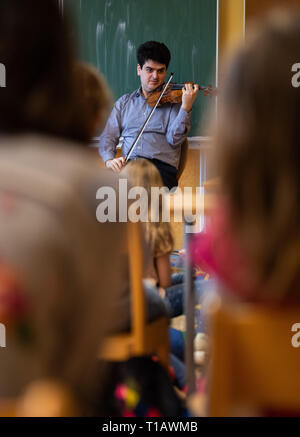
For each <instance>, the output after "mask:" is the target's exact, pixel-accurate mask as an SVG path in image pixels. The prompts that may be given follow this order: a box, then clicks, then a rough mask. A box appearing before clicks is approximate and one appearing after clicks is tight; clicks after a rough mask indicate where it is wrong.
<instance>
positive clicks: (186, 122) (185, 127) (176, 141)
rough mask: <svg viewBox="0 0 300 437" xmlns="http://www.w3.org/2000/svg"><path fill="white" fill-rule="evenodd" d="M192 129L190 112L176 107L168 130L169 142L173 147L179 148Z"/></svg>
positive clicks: (173, 109)
mask: <svg viewBox="0 0 300 437" xmlns="http://www.w3.org/2000/svg"><path fill="white" fill-rule="evenodd" d="M190 129H191V121H190V112H187V111H186V110H185V109H182V108H181V107H180V109H179V111H178V108H176V106H175V105H174V107H173V108H172V110H171V113H170V120H169V126H168V130H167V135H166V137H167V141H168V143H169V144H171V146H179V145H180V144H182V143H183V141H184V140H185V139H186V138H187V136H188V133H189V131H190Z"/></svg>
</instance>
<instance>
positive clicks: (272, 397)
mask: <svg viewBox="0 0 300 437" xmlns="http://www.w3.org/2000/svg"><path fill="white" fill-rule="evenodd" d="M209 320H210V327H211V331H210V338H211V353H212V356H211V367H210V383H209V397H208V413H209V415H210V416H231V415H244V414H245V411H247V410H245V409H244V408H246V407H247V409H250V410H249V411H256V412H258V414H264V413H263V412H266V411H272V410H275V411H281V412H283V413H284V412H295V411H296V412H297V411H298V412H300V378H299V368H300V350H299V348H297V347H295V346H300V340H299V343H298V342H297V332H294V331H292V329H294V330H296V328H297V325H295V323H297V322H300V308H297V307H294V306H292V307H272V308H270V307H267V306H262V305H257V304H232V303H231V304H230V303H228V302H225V301H222V300H221V299H220V298H218V299H217V300H215V301H214V302H213V303H212V304H211V305H210V310H209ZM299 328H300V324H299V326H298V329H299ZM298 337H300V334H299V336H298Z"/></svg>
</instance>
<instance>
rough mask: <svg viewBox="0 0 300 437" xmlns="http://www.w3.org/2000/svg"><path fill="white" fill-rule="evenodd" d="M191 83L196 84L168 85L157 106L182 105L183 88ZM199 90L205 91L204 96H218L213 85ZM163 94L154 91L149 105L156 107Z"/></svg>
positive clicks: (201, 87)
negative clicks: (166, 104) (167, 104)
mask: <svg viewBox="0 0 300 437" xmlns="http://www.w3.org/2000/svg"><path fill="white" fill-rule="evenodd" d="M188 83H190V84H191V85H194V82H185V83H175V82H170V84H169V85H168V87H167V89H166V91H165V92H164V94H163V95H162V97H161V99H160V102H159V103H158V105H157V106H162V105H164V104H165V103H181V99H182V88H183V87H184V86H185V84H188ZM199 90H200V91H203V95H204V96H210V97H212V96H215V95H216V91H217V89H216V88H212V86H211V85H208V86H199ZM160 94H161V90H160V91H154V92H153V93H152V94H151V95H150V96H149V97H148V98H147V99H146V101H147V103H148V105H149V106H151V108H152V107H153V106H155V104H156V102H157V100H158V98H159V96H160Z"/></svg>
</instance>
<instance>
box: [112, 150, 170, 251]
mask: <svg viewBox="0 0 300 437" xmlns="http://www.w3.org/2000/svg"><path fill="white" fill-rule="evenodd" d="M120 177H121V178H122V177H125V178H127V179H128V180H129V183H130V185H131V186H132V187H143V188H145V190H146V192H147V197H148V204H147V208H148V222H147V223H146V235H147V239H148V241H149V243H150V246H151V249H152V252H153V253H154V254H158V253H167V252H170V251H171V250H172V249H173V243H174V242H173V236H172V231H171V226H170V223H169V222H163V221H162V208H163V202H162V195H160V196H159V199H158V202H155V201H154V196H153V195H152V194H153V193H151V188H153V187H156V188H158V189H161V188H163V181H162V178H161V176H160V173H159V171H158V170H157V168H156V167H155V165H153V164H152V163H151V162H150V161H149V160H148V159H136V160H133V161H130V162H129V163H128V164H127V165H126V166H125V167H124V169H123V170H122V172H121V175H120ZM163 191H164V190H163V189H162V191H161V193H163ZM151 200H152V201H151ZM151 215H152V217H153V216H154V215H158V216H159V220H158V221H157V222H154V221H152V220H151Z"/></svg>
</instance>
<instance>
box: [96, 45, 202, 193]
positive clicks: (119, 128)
mask: <svg viewBox="0 0 300 437" xmlns="http://www.w3.org/2000/svg"><path fill="white" fill-rule="evenodd" d="M170 58H171V55H170V51H169V49H168V48H167V47H166V46H165V44H163V43H159V42H156V41H148V42H145V43H144V44H142V45H141V46H140V47H139V48H138V51H137V59H138V65H137V74H138V76H139V77H140V80H141V87H140V88H139V89H138V90H136V91H134V92H133V93H130V94H125V95H124V96H122V97H121V98H120V99H119V100H117V102H116V103H115V105H114V107H113V110H112V112H111V114H110V117H109V119H108V121H107V124H106V126H105V129H104V131H103V133H102V135H101V137H100V144H99V153H100V155H101V157H102V159H103V161H104V162H105V165H106V167H108V168H110V169H111V170H113V171H115V172H119V171H120V170H121V169H122V167H123V166H124V165H125V158H124V156H126V154H127V152H128V150H129V149H130V147H131V145H132V143H133V142H134V140H135V138H136V136H137V134H138V133H139V131H140V129H141V126H142V125H143V123H144V122H145V120H146V118H147V116H148V115H149V113H150V111H151V107H150V106H149V105H148V104H147V101H146V99H147V98H148V97H149V96H150V95H151V94H152V93H153V91H157V90H161V89H162V85H163V84H164V82H165V78H166V75H167V68H168V65H169V62H170ZM198 91H199V86H198V85H192V84H185V86H184V88H183V89H182V102H181V103H165V104H164V105H162V106H160V107H157V108H156V110H155V112H154V113H153V116H152V118H151V120H150V121H149V123H148V125H147V127H146V129H145V131H144V133H143V135H142V136H141V138H140V139H139V141H138V143H137V145H136V147H135V149H134V150H133V152H132V154H131V156H130V159H137V158H147V159H149V160H150V161H151V162H152V163H153V164H154V165H155V166H156V167H157V168H158V170H159V172H160V174H161V176H162V179H163V182H164V185H165V186H167V187H168V188H172V187H175V186H177V185H178V182H177V177H176V175H177V168H178V164H179V160H180V152H181V144H182V143H183V141H184V140H185V139H186V137H187V136H188V133H189V130H190V112H191V110H192V106H193V103H194V101H195V98H196V96H197V94H198ZM121 136H122V137H123V138H124V142H123V147H122V154H123V156H122V157H120V158H115V154H116V146H117V144H118V142H119V138H120V137H121Z"/></svg>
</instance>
